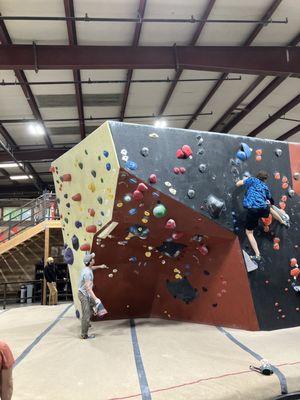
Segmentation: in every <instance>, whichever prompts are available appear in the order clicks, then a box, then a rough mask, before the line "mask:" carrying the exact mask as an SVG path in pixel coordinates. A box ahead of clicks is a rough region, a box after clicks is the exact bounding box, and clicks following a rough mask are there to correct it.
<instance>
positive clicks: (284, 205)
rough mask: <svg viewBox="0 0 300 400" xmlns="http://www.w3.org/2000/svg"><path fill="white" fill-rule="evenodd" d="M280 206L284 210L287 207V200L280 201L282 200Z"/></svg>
mask: <svg viewBox="0 0 300 400" xmlns="http://www.w3.org/2000/svg"><path fill="white" fill-rule="evenodd" d="M279 207H280V208H281V209H282V210H284V209H285V208H286V204H285V202H284V201H280V202H279Z"/></svg>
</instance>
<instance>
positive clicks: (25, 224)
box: [0, 193, 60, 243]
mask: <svg viewBox="0 0 300 400" xmlns="http://www.w3.org/2000/svg"><path fill="white" fill-rule="evenodd" d="M58 219H60V218H59V211H58V207H57V199H56V196H55V194H52V193H46V194H43V195H42V196H40V197H38V198H36V199H35V200H31V201H30V202H28V203H26V204H25V205H23V206H22V207H20V208H19V209H17V210H14V211H12V212H10V213H7V214H5V215H4V216H3V217H2V219H1V221H0V224H1V225H2V227H3V226H5V227H6V228H5V229H4V230H2V231H1V232H0V243H3V242H6V241H7V240H10V239H11V238H13V237H14V236H15V235H17V234H18V233H20V232H22V231H23V230H25V229H27V228H29V227H31V226H34V225H37V224H38V223H40V222H42V221H45V220H58Z"/></svg>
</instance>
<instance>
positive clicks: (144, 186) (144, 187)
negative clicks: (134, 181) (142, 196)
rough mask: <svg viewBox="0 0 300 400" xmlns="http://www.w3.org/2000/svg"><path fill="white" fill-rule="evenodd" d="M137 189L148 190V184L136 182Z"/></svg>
mask: <svg viewBox="0 0 300 400" xmlns="http://www.w3.org/2000/svg"><path fill="white" fill-rule="evenodd" d="M137 190H139V191H140V192H146V191H147V190H148V186H146V185H145V184H144V183H143V182H141V183H139V184H138V187H137Z"/></svg>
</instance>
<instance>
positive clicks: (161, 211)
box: [153, 204, 167, 218]
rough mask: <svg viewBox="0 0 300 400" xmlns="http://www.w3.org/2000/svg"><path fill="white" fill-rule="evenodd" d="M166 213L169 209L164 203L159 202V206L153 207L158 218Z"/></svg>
mask: <svg viewBox="0 0 300 400" xmlns="http://www.w3.org/2000/svg"><path fill="white" fill-rule="evenodd" d="M166 214H167V209H166V207H165V206H164V205H163V204H157V206H155V207H154V208H153V215H154V217H156V218H162V217H165V216H166Z"/></svg>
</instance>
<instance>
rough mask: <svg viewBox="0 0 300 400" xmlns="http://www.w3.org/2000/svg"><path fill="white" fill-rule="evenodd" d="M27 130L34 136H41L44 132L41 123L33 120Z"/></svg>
mask: <svg viewBox="0 0 300 400" xmlns="http://www.w3.org/2000/svg"><path fill="white" fill-rule="evenodd" d="M29 130H30V133H32V134H33V135H36V136H41V135H44V134H45V130H44V128H43V126H42V125H41V124H39V123H38V122H33V123H31V124H29Z"/></svg>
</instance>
